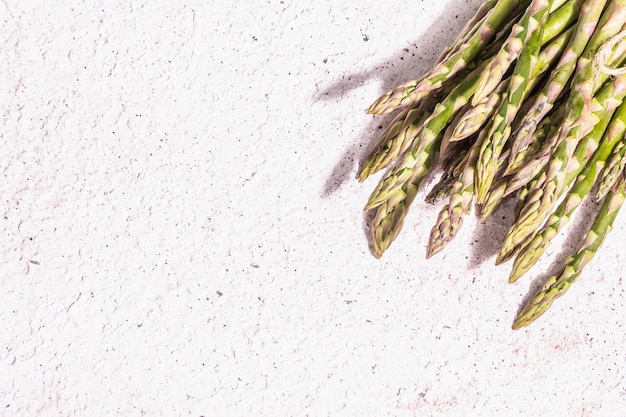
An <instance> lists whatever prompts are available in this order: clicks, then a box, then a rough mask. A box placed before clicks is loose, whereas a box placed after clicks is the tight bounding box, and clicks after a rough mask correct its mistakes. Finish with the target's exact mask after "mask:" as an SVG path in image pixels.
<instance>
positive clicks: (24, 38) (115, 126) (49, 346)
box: [0, 0, 626, 417]
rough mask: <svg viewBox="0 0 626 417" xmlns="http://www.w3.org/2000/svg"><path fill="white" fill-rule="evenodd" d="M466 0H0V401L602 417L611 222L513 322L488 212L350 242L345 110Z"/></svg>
mask: <svg viewBox="0 0 626 417" xmlns="http://www.w3.org/2000/svg"><path fill="white" fill-rule="evenodd" d="M479 3H480V0H445V1H444V0H422V1H408V0H407V1H391V2H381V1H373V0H358V1H357V0H339V1H330V0H320V1H316V2H306V1H302V0H300V1H298V0H293V1H290V0H284V1H274V0H271V1H245V2H244V1H239V2H231V1H211V0H209V1H183V2H170V1H164V0H155V1H150V2H148V1H138V2H134V1H131V2H121V1H120V2H116V1H94V2H89V1H84V2H50V3H45V4H44V3H41V4H35V3H34V2H30V1H18V0H7V1H4V2H3V3H2V4H1V5H0V21H1V26H2V31H1V32H2V36H1V38H0V39H1V42H2V45H1V48H0V56H1V59H0V91H1V102H2V104H1V105H2V112H1V116H0V122H1V130H0V135H1V136H2V147H0V170H1V172H2V177H1V178H2V182H1V183H0V191H1V194H0V195H1V197H2V199H1V201H2V211H3V214H2V219H1V222H2V239H1V240H0V267H1V270H2V274H1V275H0V290H1V292H2V303H0V334H1V335H2V336H1V338H0V401H1V403H0V415H2V416H44V417H45V416H96V415H97V416H195V417H199V416H206V417H208V416H312V417H317V416H333V417H334V416H403V417H405V416H407V417H408V416H420V417H421V416H442V415H445V416H528V415H542V416H544V415H545V416H553V417H558V416H563V417H565V416H568V417H570V416H585V417H587V416H593V417H602V416H606V417H609V416H610V417H613V416H618V415H625V414H626V382H625V381H624V374H625V370H624V369H625V368H624V367H625V364H626V353H624V344H625V342H626V335H625V332H624V325H625V324H626V319H625V318H624V311H625V310H624V309H625V306H626V296H625V294H624V289H623V286H622V277H623V276H624V273H625V271H624V265H626V259H625V258H626V255H624V252H623V249H622V248H623V241H622V239H623V237H624V236H625V233H626V230H625V224H626V223H625V221H626V216H620V217H619V219H618V221H617V224H616V227H615V230H614V232H613V234H612V235H611V237H610V238H609V239H608V241H607V242H606V244H605V246H604V247H603V248H602V250H601V251H600V253H599V255H598V256H597V257H596V258H595V259H594V260H593V262H592V263H591V264H590V265H589V266H588V267H587V269H586V273H585V274H584V276H583V278H582V279H581V280H580V281H579V282H577V283H576V284H575V285H574V286H573V287H572V289H571V290H570V291H569V293H568V294H567V295H566V296H565V297H563V298H562V299H560V300H559V301H558V302H557V303H556V304H555V305H554V307H553V308H552V309H551V311H550V312H549V313H547V314H546V315H545V316H544V317H542V318H541V320H540V321H538V322H537V323H536V324H535V325H533V326H531V327H530V328H528V329H527V330H521V331H516V332H514V331H512V330H511V323H512V320H513V318H514V316H515V313H516V311H517V309H518V308H519V306H520V305H521V303H522V300H523V299H525V298H526V297H528V295H529V294H531V293H532V290H533V289H534V288H536V286H537V285H538V284H539V283H540V282H541V281H540V279H541V278H543V277H545V276H546V273H547V271H554V270H555V269H556V268H558V264H557V263H555V261H562V260H563V258H564V256H565V255H566V254H567V248H568V247H569V248H571V247H572V246H571V245H570V246H567V245H566V246H565V251H563V252H562V251H560V250H559V249H550V251H549V253H548V257H547V258H546V260H545V261H544V262H543V263H542V264H540V265H539V266H538V267H537V268H536V269H534V270H533V272H532V273H531V274H530V277H529V278H524V279H522V280H521V281H520V282H519V283H518V284H516V285H508V284H506V278H507V276H508V271H509V266H508V265H506V266H501V267H495V266H494V265H493V263H494V262H493V260H494V253H495V251H496V248H497V246H498V243H499V241H500V239H501V238H502V235H503V233H504V231H505V230H506V227H507V225H508V224H509V222H510V218H511V215H510V212H511V207H505V208H503V209H502V210H500V211H498V212H497V214H496V216H495V217H494V220H492V221H490V222H487V223H485V224H483V223H480V222H479V221H477V220H476V219H475V218H474V217H473V216H470V218H468V219H467V221H466V222H465V225H464V226H463V229H462V230H461V232H460V233H459V235H458V237H457V239H456V240H455V241H454V242H453V243H451V244H450V245H449V247H448V248H446V250H445V251H444V252H443V253H442V254H439V255H437V256H436V257H434V258H432V259H431V260H429V261H425V260H424V253H425V245H426V240H427V236H428V233H429V231H430V227H431V226H432V224H433V222H434V221H435V219H436V216H437V212H438V207H436V208H433V207H429V206H427V205H426V204H425V203H422V198H418V200H416V202H415V205H414V207H413V208H412V209H411V212H410V215H409V217H408V219H407V221H406V224H405V228H404V231H403V233H402V234H401V236H400V237H399V238H398V241H397V242H396V243H395V244H394V245H393V246H392V247H391V249H390V250H389V251H388V252H387V253H386V254H385V256H384V257H383V258H382V259H381V260H376V259H374V257H373V256H372V255H371V253H370V250H369V247H368V238H367V234H366V230H365V227H364V221H365V220H364V216H363V213H362V208H363V205H364V203H365V201H366V199H367V197H368V195H369V193H370V192H371V190H372V189H373V187H374V185H375V184H376V181H377V179H378V178H379V176H376V177H375V178H373V179H371V180H368V181H367V182H366V183H364V184H360V183H358V181H357V180H356V179H355V174H356V170H357V166H358V163H359V160H360V159H361V158H362V157H363V156H364V153H365V150H366V149H367V148H368V147H369V146H370V144H371V143H372V141H373V140H374V139H375V138H376V135H377V133H378V132H379V128H378V126H379V125H384V124H385V123H386V122H387V121H389V117H372V116H368V115H366V114H365V113H364V111H363V109H364V108H365V107H367V105H369V104H370V103H371V102H372V101H373V100H374V99H375V98H377V97H378V96H379V95H380V94H381V93H382V92H384V91H385V90H387V89H388V88H390V87H393V86H394V85H396V84H398V83H400V82H402V81H405V80H407V79H411V78H415V77H417V76H419V75H420V74H422V73H423V72H424V71H425V70H426V69H427V68H429V67H430V66H431V65H432V64H433V63H434V60H435V58H436V56H437V55H438V54H439V52H440V51H441V49H442V48H443V46H444V45H445V44H447V43H448V42H450V41H451V40H452V39H453V38H454V36H455V34H456V33H457V31H458V30H460V28H461V27H462V26H463V25H464V23H465V22H466V21H467V20H468V19H469V18H470V17H471V15H472V13H473V12H474V10H475V9H476V8H477V7H478V5H479ZM420 195H421V196H422V197H423V194H420ZM587 217H588V216H587ZM581 218H582V220H583V222H584V221H587V222H588V220H585V219H586V217H585V216H581ZM579 238H580V237H579ZM570 250H571V249H570Z"/></svg>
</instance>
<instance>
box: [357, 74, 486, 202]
mask: <svg viewBox="0 0 626 417" xmlns="http://www.w3.org/2000/svg"><path fill="white" fill-rule="evenodd" d="M483 67H484V66H483V65H481V66H480V67H478V68H477V69H476V70H474V71H472V72H471V73H470V74H469V75H468V76H467V77H465V78H464V79H463V81H461V83H460V84H459V85H458V86H457V87H456V88H454V89H453V90H452V92H450V94H449V95H448V96H447V97H446V98H445V99H444V100H443V101H441V102H440V103H437V105H436V106H435V109H434V110H433V112H432V114H431V115H430V116H429V117H428V118H427V119H426V120H425V121H424V124H423V127H422V128H421V130H420V132H419V134H418V136H417V138H416V139H415V144H414V146H412V148H411V150H410V151H409V152H408V154H407V155H405V157H404V158H403V159H402V160H401V161H400V162H399V163H398V165H397V166H395V167H394V168H393V169H392V170H391V171H390V172H389V173H388V174H387V175H386V176H385V178H383V179H382V180H381V181H380V183H379V186H378V187H377V188H376V190H375V191H374V193H372V195H371V197H370V199H369V202H368V203H367V206H366V209H373V208H376V207H377V206H379V205H381V204H383V203H384V202H385V201H386V200H387V196H388V194H389V193H393V192H394V190H395V189H397V188H401V187H403V186H404V181H406V179H407V178H409V177H410V176H411V173H410V172H411V170H412V169H414V168H415V166H416V165H415V164H416V163H417V161H420V157H419V154H420V152H421V151H422V149H423V148H424V147H426V146H429V145H430V144H431V143H433V142H434V141H435V140H436V139H440V138H441V135H440V133H441V132H442V131H443V129H445V127H446V125H447V123H448V122H449V121H450V119H451V118H452V117H453V116H454V114H455V113H456V112H457V111H458V110H459V109H460V108H462V107H463V106H465V105H466V104H467V102H468V101H469V98H470V97H471V95H472V94H473V92H474V90H475V89H476V82H477V81H478V77H479V76H480V72H481V70H482V68H483Z"/></svg>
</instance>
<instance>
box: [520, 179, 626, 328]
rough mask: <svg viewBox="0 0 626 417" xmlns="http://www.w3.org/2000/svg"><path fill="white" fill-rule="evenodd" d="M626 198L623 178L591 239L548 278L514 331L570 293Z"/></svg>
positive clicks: (593, 227)
mask: <svg viewBox="0 0 626 417" xmlns="http://www.w3.org/2000/svg"><path fill="white" fill-rule="evenodd" d="M624 199H626V191H625V189H624V180H623V177H622V179H621V180H620V184H619V186H618V187H617V189H616V190H615V192H613V193H610V194H609V195H608V196H607V197H606V198H605V199H604V202H603V203H602V207H601V208H600V211H599V212H598V214H597V216H596V218H595V220H594V222H593V224H592V225H591V228H590V230H589V232H588V233H587V236H586V238H585V240H584V242H583V243H582V245H581V247H580V248H579V250H578V252H577V253H576V254H575V255H573V256H570V257H569V258H568V259H567V261H566V262H565V266H564V268H563V269H562V271H561V273H560V274H558V275H556V276H553V277H551V278H550V279H548V280H547V281H546V282H545V283H544V285H543V287H542V289H541V290H540V291H539V293H538V294H537V295H536V296H535V297H534V298H533V299H531V300H530V301H529V302H528V303H526V305H525V306H524V308H523V309H522V311H521V312H520V313H519V314H518V316H517V318H516V319H515V322H514V323H513V328H514V329H519V328H521V327H524V326H528V325H529V324H531V323H532V322H533V321H535V320H536V319H537V318H538V317H539V316H541V315H542V314H544V313H545V312H546V311H547V310H548V309H549V308H550V306H551V305H552V304H553V303H554V301H555V300H556V299H557V298H559V297H561V296H562V295H563V294H565V293H566V292H567V290H568V289H569V288H570V287H571V285H572V284H573V283H574V281H575V280H576V279H577V278H578V277H579V276H580V274H581V272H582V270H583V268H584V267H585V266H586V265H587V264H588V263H589V261H591V259H593V257H594V256H595V254H596V252H597V251H598V249H599V248H600V246H601V245H602V242H603V241H604V238H605V237H606V235H607V234H608V233H609V232H610V231H611V229H612V226H613V221H614V220H615V217H616V216H617V213H618V212H619V209H620V208H621V206H622V205H623V203H624Z"/></svg>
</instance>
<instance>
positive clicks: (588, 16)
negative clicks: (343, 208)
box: [359, 0, 626, 328]
mask: <svg viewBox="0 0 626 417" xmlns="http://www.w3.org/2000/svg"><path fill="white" fill-rule="evenodd" d="M625 36H626V0H486V1H485V2H484V3H483V4H482V6H481V7H480V8H479V9H478V11H477V12H476V15H475V16H474V17H473V18H472V19H471V20H470V21H469V22H468V23H467V25H466V26H465V28H463V30H462V31H461V33H460V34H459V35H458V37H457V39H456V40H455V41H454V42H453V43H452V44H450V45H449V46H448V47H447V48H446V49H445V51H444V52H443V53H442V54H441V56H440V58H439V59H438V61H437V63H436V64H435V66H434V67H433V68H432V69H431V70H430V71H429V72H427V73H426V74H424V75H423V76H422V77H421V78H419V79H417V80H412V81H408V82H405V83H403V84H401V85H399V86H398V87H396V88H395V89H393V90H392V91H389V92H388V93H386V94H385V95H383V96H382V97H380V98H379V99H378V100H377V101H376V102H374V103H373V104H372V105H371V106H370V107H369V108H368V109H367V111H368V112H369V113H371V114H386V113H389V112H391V111H394V110H397V111H398V114H397V115H396V116H395V118H394V119H393V120H392V121H391V122H390V124H389V126H388V127H387V128H386V129H385V130H384V132H383V134H382V136H381V137H380V139H379V140H378V142H377V143H376V144H375V145H374V146H373V148H372V150H371V152H370V154H369V155H368V156H367V158H366V160H365V162H364V164H363V166H362V167H361V170H360V173H359V179H360V180H361V181H364V180H365V179H366V178H367V177H368V176H370V175H371V174H373V173H375V172H377V171H379V170H381V169H383V168H387V167H389V169H388V171H387V173H386V174H385V175H384V176H383V178H382V179H381V180H380V182H379V184H378V186H377V187H376V188H375V190H374V192H373V193H372V195H371V196H370V198H369V201H368V202H367V205H366V210H373V211H374V212H375V214H374V217H373V222H372V225H371V233H372V241H373V250H374V254H375V256H376V257H380V256H381V255H382V254H383V252H384V251H385V250H386V249H387V248H388V247H389V245H390V244H391V243H392V241H393V240H394V239H395V238H396V236H397V235H398V233H399V231H400V229H401V228H402V225H403V221H404V218H405V216H406V214H407V211H408V209H409V206H410V205H411V202H412V201H413V200H414V199H415V197H416V195H417V192H418V189H419V187H420V183H421V182H422V180H423V179H424V178H425V176H426V175H427V174H428V173H429V172H430V171H431V170H434V169H436V168H438V167H439V168H441V170H442V172H443V173H442V175H441V180H440V181H439V182H438V183H437V184H436V185H435V186H434V187H433V189H432V191H431V192H430V193H429V194H428V196H427V197H426V199H427V201H429V202H432V203H435V202H437V201H439V200H442V199H445V200H447V203H446V204H445V205H444V206H443V208H442V210H441V212H440V213H439V216H438V218H437V222H436V224H435V226H434V227H433V229H432V232H431V235H430V239H429V243H428V249H427V257H431V256H433V255H434V254H436V253H438V252H439V251H441V250H442V249H443V248H444V247H445V246H446V244H447V243H448V242H450V241H451V239H452V238H454V236H455V235H456V233H457V232H458V230H459V228H460V227H461V224H462V222H463V217H464V216H465V215H467V214H468V213H470V211H471V209H472V206H473V204H474V202H475V203H476V205H477V206H478V208H479V211H480V214H481V216H482V218H483V219H486V218H488V217H489V215H490V214H492V213H493V212H494V210H495V209H496V208H498V206H499V205H500V204H501V203H502V202H503V201H504V200H505V199H508V198H516V199H517V200H516V204H515V221H514V223H513V225H512V226H511V227H510V229H509V230H508V233H507V234H506V237H505V238H504V241H503V242H502V246H501V248H500V250H499V252H498V254H497V259H496V262H497V263H498V264H500V263H503V262H505V261H508V260H514V262H513V268H512V271H511V274H510V278H509V281H510V282H514V281H516V280H517V279H518V278H519V277H520V276H522V275H523V274H524V273H525V272H527V271H528V270H529V269H530V268H531V267H532V266H533V265H534V264H535V263H536V262H537V260H538V259H539V257H540V256H541V255H542V254H543V252H544V251H545V250H546V248H547V247H548V245H550V242H551V240H552V238H553V237H554V236H555V235H556V234H557V233H558V232H559V231H561V230H562V229H563V227H564V226H565V225H566V224H567V223H568V220H569V219H570V217H571V216H572V214H573V213H574V211H575V210H576V209H577V208H578V207H579V206H580V204H581V202H582V201H583V200H584V198H585V197H586V196H588V195H592V197H593V196H595V197H596V198H597V199H598V200H599V201H600V200H601V201H602V203H601V205H600V208H599V210H598V212H597V215H596V217H595V220H594V221H593V224H592V225H591V226H590V228H589V230H588V232H587V235H586V238H585V240H584V242H583V243H582V244H581V245H580V247H579V248H578V251H577V252H576V253H575V254H574V255H572V256H571V257H569V258H568V259H567V260H566V262H565V265H564V266H563V268H562V270H561V272H560V273H559V274H558V275H556V276H553V277H551V278H550V279H548V280H547V281H546V282H545V284H544V285H543V287H542V288H541V290H540V291H539V292H538V293H537V295H536V296H535V297H534V298H532V299H531V300H530V301H529V302H528V303H527V304H526V305H525V306H524V307H523V309H522V310H521V312H520V313H519V314H518V316H517V318H516V319H515V322H514V324H513V328H519V327H522V326H527V325H529V324H530V323H531V322H533V321H534V320H535V319H536V318H537V317H539V316H540V315H542V314H543V313H544V312H545V311H546V310H547V309H548V308H549V307H550V306H551V305H552V303H553V302H554V300H555V299H556V298H558V297H560V296H562V295H563V294H564V293H565V292H566V291H567V290H568V289H569V287H570V286H571V284H572V283H573V282H574V281H575V280H576V279H577V278H578V276H579V275H580V273H581V271H582V269H583V267H584V266H585V265H586V264H587V263H588V262H589V261H590V260H591V259H592V258H593V256H594V254H595V253H596V251H597V250H598V248H599V246H600V245H601V243H602V241H603V240H604V238H605V236H606V234H607V233H608V232H609V231H610V230H611V227H612V223H613V221H614V219H615V217H616V215H617V213H618V211H619V208H620V207H621V205H622V203H623V202H624V199H625V198H626V185H625V184H626V181H625V179H624V178H625V174H624V166H625V165H626V139H625V136H624V134H625V132H626V101H624V97H625V96H626V74H625V72H626V71H625V70H624V66H625V65H626V41H623V40H624V38H625ZM594 186H595V188H594ZM592 189H593V191H594V192H592Z"/></svg>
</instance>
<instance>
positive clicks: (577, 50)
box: [507, 0, 623, 174]
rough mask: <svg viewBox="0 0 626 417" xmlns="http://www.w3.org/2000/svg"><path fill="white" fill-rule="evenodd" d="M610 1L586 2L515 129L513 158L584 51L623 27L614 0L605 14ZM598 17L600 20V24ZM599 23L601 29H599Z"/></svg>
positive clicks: (597, 46)
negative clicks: (539, 89)
mask: <svg viewBox="0 0 626 417" xmlns="http://www.w3.org/2000/svg"><path fill="white" fill-rule="evenodd" d="M606 2H607V0H587V1H585V3H584V4H583V5H582V7H581V9H580V17H579V20H578V23H577V25H576V29H575V31H574V34H573V35H572V37H571V39H570V41H569V44H568V46H567V49H566V51H565V52H564V53H563V55H562V56H561V59H560V60H559V62H558V63H557V65H556V67H555V68H554V69H553V70H552V72H551V73H550V76H549V77H548V80H547V81H546V82H545V84H544V87H543V88H542V90H541V91H540V93H539V94H537V95H536V97H535V99H534V103H533V105H532V106H531V108H530V109H529V111H528V112H527V113H526V115H525V116H524V117H523V118H522V121H521V122H520V124H519V127H518V128H517V129H516V131H515V133H514V140H513V145H512V155H513V158H512V161H513V162H516V161H518V158H517V157H516V155H517V154H519V153H520V152H522V151H523V149H524V148H525V147H526V146H528V143H529V141H530V138H531V137H532V133H533V131H534V130H535V129H536V127H537V125H538V124H539V122H540V121H541V120H542V119H543V118H544V117H545V115H546V114H548V112H549V111H550V110H551V109H552V107H553V105H554V102H555V101H556V100H557V99H558V98H559V96H560V95H561V94H562V93H563V92H564V91H563V90H564V89H565V88H566V85H567V84H568V82H569V80H570V78H571V77H572V74H573V73H574V70H575V69H576V64H577V62H578V58H579V57H580V56H581V55H583V54H586V56H589V55H593V54H594V53H595V51H597V49H598V48H599V47H600V45H601V44H602V42H603V41H604V40H606V39H607V38H608V37H609V36H610V35H611V34H615V33H616V31H617V30H619V28H617V29H616V26H617V25H616V24H617V23H619V27H621V25H622V23H623V17H622V16H620V14H619V13H612V11H613V10H614V9H615V7H614V2H611V4H610V5H609V7H608V8H607V11H606V12H605V13H604V14H603V13H602V12H603V10H604V6H605V5H606ZM601 16H602V17H601ZM598 21H600V24H599V25H598ZM597 25H598V31H596V30H595V29H596V26H597ZM590 39H591V41H590ZM513 169H514V168H513V167H511V169H508V170H507V174H509V173H510V172H512V171H513Z"/></svg>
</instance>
